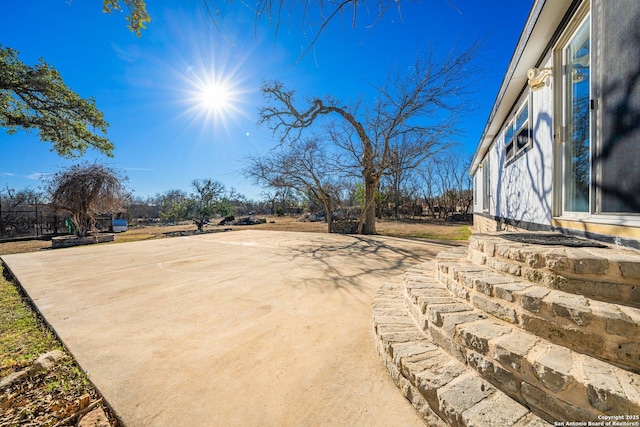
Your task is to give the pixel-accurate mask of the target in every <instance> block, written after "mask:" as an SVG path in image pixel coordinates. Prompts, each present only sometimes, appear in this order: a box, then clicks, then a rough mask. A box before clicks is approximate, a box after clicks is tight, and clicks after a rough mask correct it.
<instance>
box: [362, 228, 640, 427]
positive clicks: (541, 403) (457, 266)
mask: <svg viewBox="0 0 640 427" xmlns="http://www.w3.org/2000/svg"><path fill="white" fill-rule="evenodd" d="M639 286H640V254H638V253H637V252H632V251H624V250H621V249H619V248H603V249H591V248H589V249H586V248H566V247H561V246H541V245H527V244H522V243H516V242H512V241H508V240H505V239H502V238H500V237H499V236H497V235H483V234H476V235H474V236H472V237H471V239H470V242H469V247H468V248H459V249H452V250H448V251H445V252H442V253H441V254H439V255H438V257H437V259H436V261H435V262H430V263H425V264H422V265H419V266H416V267H414V268H412V269H410V270H408V271H407V272H406V273H405V274H404V276H403V279H402V283H396V284H387V285H384V286H383V287H381V288H380V290H379V291H378V294H377V296H376V298H375V300H374V304H373V315H374V330H375V333H376V337H377V344H378V351H379V352H380V354H381V355H382V357H383V359H384V360H385V363H386V365H387V367H388V369H389V371H390V372H391V375H392V377H393V379H394V381H395V382H396V384H397V385H398V386H399V388H400V389H401V390H402V392H403V393H404V394H405V396H407V398H408V399H409V400H410V401H411V402H412V403H413V404H414V406H415V407H416V409H417V410H418V411H419V412H420V413H421V414H422V415H423V417H424V419H425V420H426V421H427V423H428V424H430V425H468V426H470V425H476V426H483V425H495V426H509V425H517V426H524V425H528V426H530V425H544V424H546V423H547V422H548V423H551V424H553V423H554V422H565V423H567V422H585V423H588V422H598V421H603V420H604V419H605V418H603V417H606V416H634V415H640V308H639V307H640V298H639V290H638V287H639ZM632 421H633V420H632ZM636 421H638V420H636Z"/></svg>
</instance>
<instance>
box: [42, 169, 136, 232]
mask: <svg viewBox="0 0 640 427" xmlns="http://www.w3.org/2000/svg"><path fill="white" fill-rule="evenodd" d="M125 180H126V178H124V177H122V176H121V175H120V174H119V173H117V172H116V171H114V170H113V169H111V168H109V167H106V166H104V165H100V164H95V163H94V164H89V163H87V164H83V165H74V166H72V167H71V168H70V169H68V170H66V171H62V172H58V173H56V174H54V175H53V176H52V177H51V178H50V179H49V183H48V191H49V193H50V195H51V196H50V201H51V205H52V206H53V207H54V208H55V209H56V210H58V211H63V212H65V213H67V214H68V215H69V216H70V219H71V222H72V223H73V225H74V227H75V233H76V235H77V236H80V237H82V236H87V235H88V234H89V233H97V230H96V227H95V225H96V219H95V217H96V215H98V214H101V213H102V214H104V213H109V212H114V211H117V210H118V209H120V208H121V207H122V205H123V202H124V199H125V196H126V190H125V187H124V185H123V181H125Z"/></svg>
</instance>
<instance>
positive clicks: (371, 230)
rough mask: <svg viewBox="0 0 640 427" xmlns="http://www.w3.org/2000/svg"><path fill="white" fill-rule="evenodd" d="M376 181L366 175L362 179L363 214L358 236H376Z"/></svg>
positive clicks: (369, 175)
mask: <svg viewBox="0 0 640 427" xmlns="http://www.w3.org/2000/svg"><path fill="white" fill-rule="evenodd" d="M377 187H378V182H377V180H376V179H375V178H374V177H372V176H371V174H366V175H365V177H364V212H363V213H362V216H361V220H360V227H359V228H360V230H359V233H360V234H376V190H377Z"/></svg>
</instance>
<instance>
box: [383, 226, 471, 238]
mask: <svg viewBox="0 0 640 427" xmlns="http://www.w3.org/2000/svg"><path fill="white" fill-rule="evenodd" d="M379 233H380V234H382V235H383V236H389V237H410V238H416V239H428V240H458V241H465V240H469V237H471V234H472V232H471V227H469V226H468V225H459V226H439V227H427V228H426V229H424V230H421V229H419V228H416V227H412V228H408V229H394V228H389V229H387V228H384V227H381V228H380V230H379Z"/></svg>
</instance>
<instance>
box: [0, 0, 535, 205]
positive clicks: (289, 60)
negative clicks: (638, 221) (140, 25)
mask: <svg viewBox="0 0 640 427" xmlns="http://www.w3.org/2000/svg"><path fill="white" fill-rule="evenodd" d="M532 3H533V1H532V0H517V1H510V2H503V1H497V0H493V1H486V2H479V1H477V0H449V1H448V0H419V1H415V2H402V3H401V9H400V13H398V12H397V11H396V10H390V11H389V12H387V14H386V15H385V17H384V18H383V19H382V21H380V22H379V23H378V24H377V25H376V26H373V27H371V28H367V27H368V25H367V24H369V23H370V22H372V21H373V18H369V17H367V16H364V15H363V14H360V16H359V17H358V28H357V29H355V30H354V29H352V28H351V25H350V24H351V21H350V19H351V16H350V15H349V16H345V17H344V18H343V19H338V20H336V21H334V22H333V23H332V24H331V25H330V26H329V27H328V28H327V30H326V31H325V32H324V33H323V34H322V35H321V37H320V39H319V41H318V42H317V43H316V45H315V47H314V48H313V49H312V50H311V51H310V52H309V53H308V54H307V55H306V56H304V57H303V58H302V59H301V60H300V61H298V62H296V60H297V59H298V58H299V55H300V53H301V51H302V49H304V47H306V46H307V45H308V41H309V40H310V37H312V36H313V34H314V33H313V32H310V31H307V32H306V33H305V31H304V29H303V28H302V27H301V25H300V24H298V23H285V24H283V25H281V26H280V28H279V30H278V33H277V34H275V32H274V28H273V27H269V24H268V22H267V21H266V20H264V21H262V22H259V24H258V25H257V26H255V25H254V17H253V15H252V14H251V13H250V12H249V11H248V10H247V9H246V8H244V7H242V6H241V2H234V3H233V5H232V6H229V7H228V8H225V9H223V11H222V12H223V15H222V18H221V21H220V22H219V29H220V30H217V29H215V28H214V27H213V26H212V24H211V21H210V19H209V18H208V16H207V15H206V14H205V12H204V11H203V10H202V9H201V6H200V5H201V2H200V1H198V0H181V1H178V0H149V1H148V5H147V6H148V11H149V13H150V15H151V17H152V22H151V23H149V24H148V29H146V30H144V31H143V33H142V36H141V37H140V38H137V37H136V36H135V35H134V34H133V33H131V32H129V30H128V29H127V28H126V21H125V20H124V14H119V13H116V14H113V15H108V14H104V13H102V2H101V1H98V0H94V1H80V0H76V1H73V0H47V1H35V2H34V1H30V2H10V4H8V5H6V6H5V7H4V8H3V13H2V16H1V17H0V44H2V45H3V46H6V47H11V48H14V49H17V50H19V51H20V58H21V60H22V61H23V62H26V63H28V64H31V65H33V64H35V63H36V62H37V60H38V58H43V59H44V60H45V61H47V62H48V63H49V64H50V65H52V66H54V67H55V68H56V69H57V70H58V71H59V72H60V73H61V75H62V77H63V79H64V80H65V82H66V83H67V85H68V86H70V87H71V88H72V89H73V90H74V91H76V92H77V93H79V94H80V95H81V96H83V97H93V98H94V99H95V101H96V105H97V107H98V108H99V109H100V110H101V111H103V112H104V114H105V119H106V120H107V122H109V124H110V127H109V130H108V134H107V136H108V137H109V138H110V139H111V140H112V141H113V143H114V144H115V146H116V150H115V151H114V157H113V158H106V157H105V156H103V155H101V154H100V153H97V152H95V151H89V152H87V154H86V155H85V156H84V157H83V158H81V159H74V160H67V159H64V158H61V157H59V156H57V155H56V154H55V153H53V152H51V151H50V148H51V145H50V144H48V143H45V142H41V141H40V140H39V138H38V136H37V134H36V133H35V132H33V133H26V132H18V133H16V134H14V135H7V134H6V133H5V132H4V131H3V130H0V189H2V190H3V189H5V188H6V187H7V186H8V187H9V188H14V189H21V188H25V187H31V188H37V187H38V186H40V185H41V181H39V178H40V177H42V176H44V175H47V174H51V173H54V172H56V171H58V170H60V169H62V168H65V167H67V166H69V165H71V164H74V163H78V162H81V161H84V160H88V161H94V160H97V161H105V162H106V163H107V164H109V165H110V166H112V167H113V168H115V169H118V170H120V171H122V172H123V173H124V174H125V175H127V176H128V178H129V181H128V184H127V185H128V187H129V188H130V189H131V190H133V191H134V195H136V196H141V197H146V196H152V195H154V194H156V193H161V192H164V191H166V190H170V189H182V190H186V191H189V190H190V182H191V181H192V180H193V179H195V178H212V179H215V180H218V181H220V182H222V183H224V184H225V185H226V186H227V188H231V187H233V188H235V189H236V190H237V191H239V192H240V193H242V194H244V195H246V196H247V197H249V198H258V196H259V193H260V192H261V191H262V189H261V188H258V187H255V186H253V185H251V184H250V183H249V182H247V181H246V180H245V179H244V178H243V177H242V176H241V174H240V172H239V171H240V170H241V168H242V160H243V158H245V157H246V156H247V155H254V154H260V153H264V152H266V151H268V150H269V149H270V148H272V147H273V146H274V145H275V144H276V141H275V138H274V137H273V136H272V135H271V132H270V131H269V130H268V129H266V128H261V127H258V125H257V121H258V109H259V107H260V106H262V105H263V104H264V100H263V98H262V94H261V92H260V87H261V85H262V83H263V82H264V81H269V80H273V79H277V80H280V81H282V82H283V83H284V84H285V86H286V87H287V88H289V89H295V90H296V91H297V92H299V93H300V94H301V95H304V94H307V95H313V96H324V95H328V94H329V95H333V96H335V97H337V98H338V99H341V100H344V101H348V100H355V99H357V98H359V97H360V96H365V97H366V96H367V95H368V94H371V91H372V88H371V86H372V85H375V84H381V83H382V82H383V81H384V78H385V76H386V74H387V73H388V71H389V69H390V68H391V67H395V66H398V67H403V66H405V64H406V66H408V65H409V63H410V62H411V61H412V60H413V59H414V57H415V52H416V50H417V49H429V48H431V49H433V50H434V52H435V53H436V54H441V55H445V54H447V53H449V52H450V51H451V49H453V48H456V47H457V48H458V49H463V48H466V47H468V46H469V45H470V44H471V43H473V42H474V41H475V40H477V39H478V38H483V39H484V40H485V42H484V44H483V47H482V49H481V51H480V52H479V54H478V56H477V58H476V60H475V63H474V66H475V67H476V68H477V77H478V80H477V84H476V87H475V89H476V92H475V95H474V97H473V98H472V100H471V103H470V105H469V114H468V115H467V116H465V117H464V118H463V121H462V124H461V127H462V130H463V132H464V133H463V135H462V136H461V137H460V143H461V145H460V148H459V151H460V154H461V155H463V156H470V155H471V154H473V151H474V149H475V147H476V144H477V142H478V140H479V138H480V136H481V133H482V131H483V129H484V125H485V122H486V120H487V117H488V115H489V112H490V110H491V107H492V105H493V102H494V100H495V97H496V94H497V92H498V89H499V87H500V84H501V82H502V78H503V76H504V73H505V71H506V68H507V66H508V62H509V60H510V58H511V55H512V53H513V51H514V48H515V45H516V43H517V41H518V37H519V35H520V32H521V31H522V28H523V26H524V23H525V21H526V18H527V15H528V13H529V10H530V8H531V5H532ZM219 4H221V2H219ZM452 5H454V6H452ZM212 82H218V83H223V84H224V85H226V87H227V89H228V92H229V94H228V100H227V102H226V103H225V104H224V105H223V106H222V107H219V108H214V109H211V108H205V106H204V105H203V102H202V92H203V87H206V86H210V84H211V83H212Z"/></svg>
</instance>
